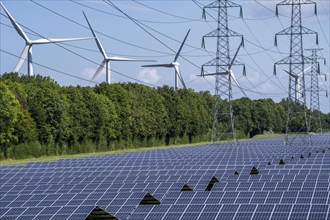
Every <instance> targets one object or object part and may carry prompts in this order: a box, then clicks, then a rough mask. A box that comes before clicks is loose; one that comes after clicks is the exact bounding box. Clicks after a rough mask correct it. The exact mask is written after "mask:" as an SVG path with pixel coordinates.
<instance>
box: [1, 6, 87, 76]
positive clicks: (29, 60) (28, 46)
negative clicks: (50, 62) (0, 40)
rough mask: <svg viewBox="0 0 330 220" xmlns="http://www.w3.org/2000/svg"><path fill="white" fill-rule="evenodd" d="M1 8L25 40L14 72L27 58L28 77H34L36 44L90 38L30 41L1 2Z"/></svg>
mask: <svg viewBox="0 0 330 220" xmlns="http://www.w3.org/2000/svg"><path fill="white" fill-rule="evenodd" d="M0 5H1V7H2V8H3V10H4V11H5V13H6V14H7V16H8V18H9V20H10V22H11V23H12V25H13V26H14V28H15V30H16V31H17V33H18V34H19V35H20V36H21V37H22V38H23V39H24V40H25V44H26V45H25V47H24V49H23V52H22V54H21V56H20V58H19V60H18V63H17V65H16V67H15V70H14V72H18V71H19V70H20V68H21V66H22V64H23V63H24V61H25V60H26V57H27V63H28V75H29V76H33V61H32V46H33V45H35V44H49V43H59V42H65V41H77V40H86V39H90V38H60V39H53V38H42V39H38V40H30V39H29V38H28V36H27V35H26V34H25V32H24V31H23V29H22V28H21V26H20V25H19V24H18V23H17V22H16V21H15V19H14V18H13V17H12V16H11V14H10V13H9V12H8V10H7V9H6V8H5V6H4V5H3V4H2V3H1V2H0Z"/></svg>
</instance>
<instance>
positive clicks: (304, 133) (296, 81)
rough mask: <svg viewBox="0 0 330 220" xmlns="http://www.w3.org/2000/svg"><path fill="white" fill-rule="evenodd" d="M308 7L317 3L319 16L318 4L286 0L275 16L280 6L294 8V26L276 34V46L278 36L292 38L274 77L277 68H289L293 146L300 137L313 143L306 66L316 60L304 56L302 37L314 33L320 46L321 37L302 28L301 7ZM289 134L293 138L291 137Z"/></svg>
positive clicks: (290, 140)
mask: <svg viewBox="0 0 330 220" xmlns="http://www.w3.org/2000/svg"><path fill="white" fill-rule="evenodd" d="M307 4H314V7H315V10H314V11H315V14H316V3H315V2H313V1H310V0H284V1H282V2H281V3H279V4H277V5H276V16H278V6H291V26H290V27H288V28H286V29H284V30H282V31H281V32H279V33H277V34H276V35H275V45H276V46H277V36H279V35H289V38H290V54H289V56H288V57H286V58H284V59H282V60H280V61H278V62H276V63H275V65H274V74H275V75H276V65H283V64H287V65H289V70H288V71H286V72H287V73H288V74H289V91H288V100H287V101H288V115H287V123H286V138H285V143H284V144H285V145H292V144H293V142H294V141H295V139H296V138H297V137H300V138H301V139H302V140H303V141H304V142H305V143H306V144H309V143H310V134H309V125H308V117H307V109H306V95H305V92H306V91H305V69H304V67H305V64H311V63H312V62H313V61H312V59H310V58H308V57H305V56H304V54H303V50H304V49H303V35H304V34H315V35H316V44H318V36H317V33H316V32H315V31H312V30H310V29H308V28H306V27H303V26H302V19H301V6H302V5H307ZM290 133H293V134H294V135H289V134H290Z"/></svg>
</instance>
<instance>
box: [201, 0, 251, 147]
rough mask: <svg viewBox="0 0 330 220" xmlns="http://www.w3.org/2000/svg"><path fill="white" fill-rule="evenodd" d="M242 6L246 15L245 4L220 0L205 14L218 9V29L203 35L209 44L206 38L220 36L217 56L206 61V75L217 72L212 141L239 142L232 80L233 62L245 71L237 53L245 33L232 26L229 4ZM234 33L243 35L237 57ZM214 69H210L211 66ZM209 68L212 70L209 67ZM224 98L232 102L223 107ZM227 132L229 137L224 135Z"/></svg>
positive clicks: (241, 44)
mask: <svg viewBox="0 0 330 220" xmlns="http://www.w3.org/2000/svg"><path fill="white" fill-rule="evenodd" d="M231 7H239V8H240V14H241V17H242V7H241V6H240V5H238V4H236V3H233V2H230V1H227V0H217V1H215V2H213V3H211V4H209V5H207V6H205V7H204V8H203V18H204V19H205V18H206V16H205V12H206V9H209V8H215V9H217V12H218V14H217V29H215V30H213V31H211V32H210V33H208V34H206V35H204V36H203V39H202V46H203V47H205V43H204V39H205V38H216V39H217V51H216V58H215V59H213V60H211V61H209V62H207V63H205V64H203V65H202V74H201V75H202V76H203V77H204V76H215V79H216V81H215V97H216V102H215V112H214V122H213V126H212V137H211V141H212V142H217V141H219V140H221V139H226V140H229V141H232V142H231V143H235V144H236V132H235V126H234V116H233V107H232V98H233V96H232V95H233V94H232V81H235V82H237V81H236V79H235V78H234V75H233V72H232V71H231V67H232V66H233V65H243V67H244V69H243V70H244V74H245V66H244V64H242V63H239V62H237V61H235V58H236V56H237V53H238V51H239V49H240V47H241V46H243V42H244V39H243V36H242V35H241V34H239V33H236V32H235V31H232V30H230V29H229V28H228V8H231ZM230 37H240V38H241V43H240V45H239V47H238V49H237V51H236V53H235V55H234V57H233V58H231V57H230V44H229V38H230ZM214 67H215V72H214V69H212V70H211V71H209V70H210V69H211V68H214ZM207 69H209V70H207ZM220 99H222V100H227V101H228V104H229V106H223V107H220V103H219V101H220ZM224 136H225V137H224Z"/></svg>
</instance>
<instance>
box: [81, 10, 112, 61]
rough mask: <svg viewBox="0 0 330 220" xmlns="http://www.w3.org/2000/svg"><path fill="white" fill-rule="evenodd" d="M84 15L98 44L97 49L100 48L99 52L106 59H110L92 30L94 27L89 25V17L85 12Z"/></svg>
mask: <svg viewBox="0 0 330 220" xmlns="http://www.w3.org/2000/svg"><path fill="white" fill-rule="evenodd" d="M83 14H84V17H85V19H86V21H87V24H88V26H89V29H90V30H91V32H92V34H93V36H94V38H95V42H96V45H97V47H98V48H99V51H100V52H101V53H102V55H103V57H104V59H106V58H108V57H107V54H106V53H105V50H104V48H103V47H102V44H101V42H100V40H99V39H98V37H97V35H96V33H95V32H94V30H93V28H92V25H91V24H90V23H89V21H88V19H87V16H86V14H85V12H83Z"/></svg>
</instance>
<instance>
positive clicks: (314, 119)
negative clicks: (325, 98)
mask: <svg viewBox="0 0 330 220" xmlns="http://www.w3.org/2000/svg"><path fill="white" fill-rule="evenodd" d="M308 50H309V51H311V52H312V55H311V56H310V58H311V59H312V66H311V71H310V77H311V87H310V89H309V92H310V111H311V112H310V116H309V125H310V126H311V127H312V124H313V123H316V128H317V130H316V132H321V133H322V124H321V117H320V113H321V112H320V91H326V92H327V90H324V89H322V88H320V87H319V76H320V75H321V74H320V65H319V62H318V60H320V59H322V60H324V62H325V59H324V57H321V56H318V54H317V52H318V51H320V50H322V49H320V48H316V49H308Z"/></svg>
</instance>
